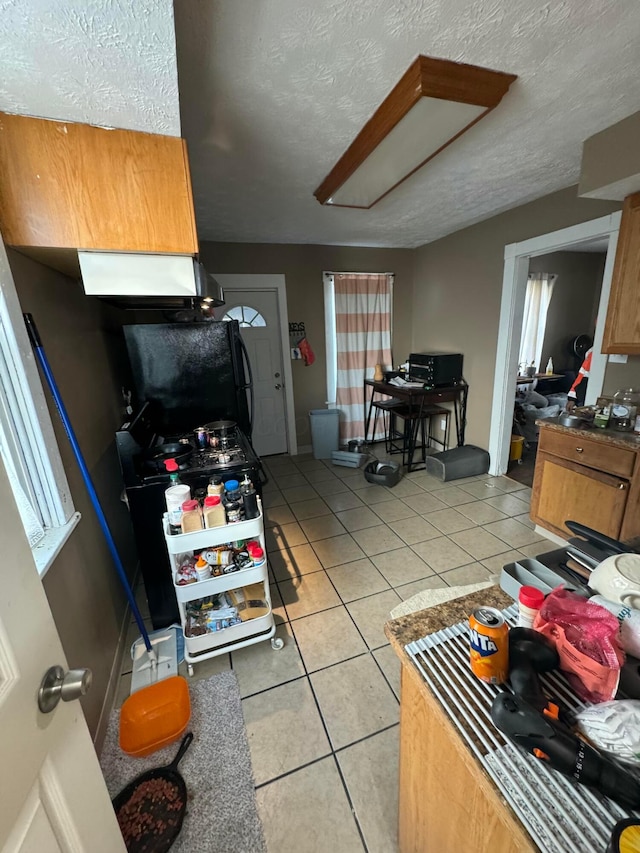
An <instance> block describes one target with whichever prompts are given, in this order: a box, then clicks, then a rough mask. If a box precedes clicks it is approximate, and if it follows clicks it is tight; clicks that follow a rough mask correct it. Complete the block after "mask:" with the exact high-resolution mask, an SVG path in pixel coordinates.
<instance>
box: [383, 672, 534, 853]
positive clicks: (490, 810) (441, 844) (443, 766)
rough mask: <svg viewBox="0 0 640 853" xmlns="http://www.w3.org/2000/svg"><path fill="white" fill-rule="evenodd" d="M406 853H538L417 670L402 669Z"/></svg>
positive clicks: (402, 840) (402, 843)
mask: <svg viewBox="0 0 640 853" xmlns="http://www.w3.org/2000/svg"><path fill="white" fill-rule="evenodd" d="M399 796H400V800H399V834H398V842H399V845H398V846H399V850H400V853H459V851H464V850H473V851H474V853H513V851H515V850H517V851H519V853H530V851H531V853H533V851H535V850H537V849H538V848H537V847H536V845H534V844H533V842H532V840H531V838H530V836H529V835H528V833H527V832H526V831H525V830H524V829H523V827H522V824H521V823H520V821H519V820H518V819H517V818H516V817H515V815H514V814H513V812H512V811H511V809H510V808H509V807H508V806H507V804H506V803H505V801H504V800H503V799H502V797H501V796H500V794H499V793H498V790H497V789H496V787H495V785H494V784H493V782H492V781H491V780H490V779H489V777H488V776H487V775H486V774H485V772H484V770H483V769H482V768H481V766H480V764H479V763H478V761H477V760H476V759H475V757H474V756H473V754H472V753H471V752H470V750H469V749H468V747H467V746H466V744H465V743H464V741H463V740H462V739H461V738H460V735H459V734H458V732H457V730H456V728H455V727H454V725H453V723H452V722H451V720H450V719H449V718H448V717H447V715H446V713H445V712H444V710H443V709H442V707H441V706H440V704H439V703H438V701H437V700H436V699H435V698H434V697H433V695H432V694H431V692H430V691H429V689H428V687H427V686H426V684H425V682H424V681H423V680H422V679H421V678H420V676H419V675H418V673H417V672H416V669H415V667H414V666H413V665H412V664H409V663H405V662H404V661H403V665H402V695H401V701H400V791H399Z"/></svg>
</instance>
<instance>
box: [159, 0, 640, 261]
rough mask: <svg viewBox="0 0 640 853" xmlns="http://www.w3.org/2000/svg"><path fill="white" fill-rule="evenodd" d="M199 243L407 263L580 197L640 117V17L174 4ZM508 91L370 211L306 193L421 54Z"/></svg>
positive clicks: (579, 1) (361, 4)
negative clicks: (505, 78)
mask: <svg viewBox="0 0 640 853" xmlns="http://www.w3.org/2000/svg"><path fill="white" fill-rule="evenodd" d="M175 15H176V34H177V48H178V73H179V82H180V106H181V113H182V128H183V134H184V135H185V136H186V137H187V139H188V142H189V151H190V157H191V171H192V179H193V183H194V190H195V194H196V200H197V201H196V204H197V219H198V231H199V235H200V237H201V239H210V240H230V241H248V242H282V243H337V244H353V245H368V246H398V247H403V246H404V247H414V246H419V245H422V244H423V243H426V242H429V241H431V240H434V239H436V238H437V237H440V236H443V235H445V234H448V233H451V232H452V231H455V230H457V229H459V228H462V227H464V226H466V225H470V224H472V223H474V222H477V221H479V220H481V219H485V218H486V217H488V216H491V215H493V214H494V213H497V212H499V211H503V210H507V209H509V208H511V207H514V206H516V205H518V204H521V203H524V202H527V201H531V200H533V199H535V198H539V197H540V196H543V195H546V194H547V193H550V192H553V191H555V190H558V189H561V188H563V187H567V186H569V185H571V184H573V183H577V180H578V177H579V169H580V157H581V150H582V142H583V141H584V139H586V138H587V137H589V136H591V135H592V134H594V133H596V132H597V131H600V130H602V129H603V128H605V127H608V126H609V125H610V124H613V123H614V122H616V121H619V120H620V119H622V118H624V117H625V116H627V115H629V114H630V113H633V112H635V111H637V110H638V109H640V74H639V73H638V59H639V58H640V55H639V52H638V51H639V48H638V44H639V41H640V3H638V2H637V0H553V2H551V0H547V2H542V0H177V2H176V9H175ZM420 53H423V54H426V55H430V56H436V57H443V58H446V59H452V60H455V61H461V62H469V63H472V64H476V65H483V66H486V67H488V68H494V69H497V70H499V71H506V72H511V73H514V74H517V75H518V76H519V79H518V80H517V81H516V82H515V83H514V84H513V86H512V87H511V89H510V91H509V93H508V94H507V95H506V96H505V98H504V100H503V102H502V104H501V105H500V106H499V107H498V108H497V109H496V110H495V111H494V112H493V113H491V114H490V115H489V116H487V117H486V118H484V119H483V120H482V121H481V122H480V123H479V124H478V125H477V126H476V127H474V128H473V129H472V130H470V131H469V132H468V133H467V134H465V135H464V136H463V137H462V138H461V139H459V140H457V141H456V142H455V143H454V144H453V145H451V146H450V147H449V148H447V149H446V150H445V151H444V152H443V153H442V154H440V155H439V156H438V157H436V158H435V159H434V160H433V161H432V162H431V163H430V164H428V165H427V166H425V167H424V168H423V169H422V170H421V171H420V172H418V173H417V174H416V175H414V176H413V177H412V178H410V179H409V180H408V181H406V182H405V183H404V184H403V185H402V186H401V187H399V188H398V189H396V190H395V191H394V192H393V193H391V194H390V195H389V196H388V197H387V198H386V199H384V200H383V201H382V202H380V203H379V204H377V205H376V206H375V207H374V208H372V209H371V210H338V209H335V208H334V209H331V208H323V207H321V206H320V205H319V204H318V202H317V201H316V200H315V199H314V197H313V191H314V189H315V188H316V187H317V186H318V184H319V183H320V181H321V180H322V179H323V178H324V177H325V175H326V174H327V172H329V170H330V169H331V167H332V166H333V165H334V164H335V162H336V161H337V160H338V158H339V157H340V155H341V154H342V153H343V152H344V150H345V148H346V147H347V146H348V145H349V143H350V142H351V141H352V139H353V138H354V136H355V135H356V134H357V132H358V131H359V130H360V128H361V127H362V125H363V124H364V122H365V121H366V120H367V118H368V117H369V116H370V115H371V113H372V112H373V111H374V110H375V109H376V107H377V106H378V105H379V104H380V102H381V101H382V100H383V98H384V97H385V95H386V94H387V93H388V92H389V90H390V89H391V88H392V87H393V86H394V85H395V83H396V82H397V81H398V79H399V78H400V77H401V75H402V74H403V73H404V71H406V69H407V68H408V66H409V64H410V63H411V62H412V60H414V59H415V57H416V56H417V55H418V54H420Z"/></svg>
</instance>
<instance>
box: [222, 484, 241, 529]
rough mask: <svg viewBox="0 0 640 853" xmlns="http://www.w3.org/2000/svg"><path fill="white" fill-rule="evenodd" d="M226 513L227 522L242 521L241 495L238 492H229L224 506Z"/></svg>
mask: <svg viewBox="0 0 640 853" xmlns="http://www.w3.org/2000/svg"><path fill="white" fill-rule="evenodd" d="M224 509H225V512H226V514H227V524H235V523H236V522H238V521H242V495H241V494H240V492H238V491H235V492H229V493H228V495H227V500H226V503H225V506H224Z"/></svg>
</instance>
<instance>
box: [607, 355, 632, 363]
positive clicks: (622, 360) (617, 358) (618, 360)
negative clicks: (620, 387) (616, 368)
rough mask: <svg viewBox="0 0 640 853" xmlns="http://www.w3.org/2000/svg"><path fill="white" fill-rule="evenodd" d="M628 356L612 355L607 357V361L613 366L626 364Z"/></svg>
mask: <svg viewBox="0 0 640 853" xmlns="http://www.w3.org/2000/svg"><path fill="white" fill-rule="evenodd" d="M628 358H629V356H628V355H619V354H616V353H614V354H613V355H610V356H609V361H610V362H612V363H613V364H626V363H627V360H628Z"/></svg>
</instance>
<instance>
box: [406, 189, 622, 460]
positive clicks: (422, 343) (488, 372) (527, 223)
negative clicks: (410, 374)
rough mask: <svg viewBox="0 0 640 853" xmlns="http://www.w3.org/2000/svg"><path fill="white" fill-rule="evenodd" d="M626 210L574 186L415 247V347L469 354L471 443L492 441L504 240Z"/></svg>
mask: <svg viewBox="0 0 640 853" xmlns="http://www.w3.org/2000/svg"><path fill="white" fill-rule="evenodd" d="M619 209H620V204H618V203H616V202H600V201H591V200H585V199H579V198H577V196H576V188H575V187H570V188H568V189H566V190H562V191H561V192H557V193H553V194H552V195H549V196H546V197H545V198H541V199H538V200H537V201H534V202H531V203H529V204H526V205H522V206H521V207H517V208H514V209H513V210H509V211H508V212H506V213H502V214H500V215H498V216H494V217H492V218H491V219H487V220H485V221H484V222H480V223H479V224H477V225H473V226H471V227H470V228H465V229H463V230H461V231H457V232H456V233H455V234H450V235H449V236H448V237H445V238H443V239H442V240H437V241H436V242H434V243H430V244H429V245H427V246H423V247H422V248H420V249H418V250H417V251H416V266H415V278H414V288H413V303H412V312H411V313H412V329H413V332H412V341H413V343H412V347H413V349H414V350H416V351H420V350H422V351H426V350H428V349H443V350H448V351H449V352H457V351H459V352H462V353H464V359H465V362H464V364H465V377H466V379H467V381H468V382H469V384H470V386H471V387H470V393H469V411H468V428H467V441H468V442H469V443H473V444H478V445H480V446H482V447H487V445H488V441H489V428H490V419H491V402H492V396H493V378H494V371H495V361H496V341H497V338H498V326H499V318H500V299H501V295H502V276H503V269H504V247H505V245H506V244H508V243H516V242H519V241H521V240H526V239H528V238H530V237H536V236H539V235H541V234H546V233H548V232H550V231H555V230H557V229H559V228H566V227H567V226H569V225H575V224H576V223H578V222H585V221H588V220H590V219H596V218H597V217H599V216H604V215H605V214H607V213H611V212H612V211H614V210H619Z"/></svg>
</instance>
